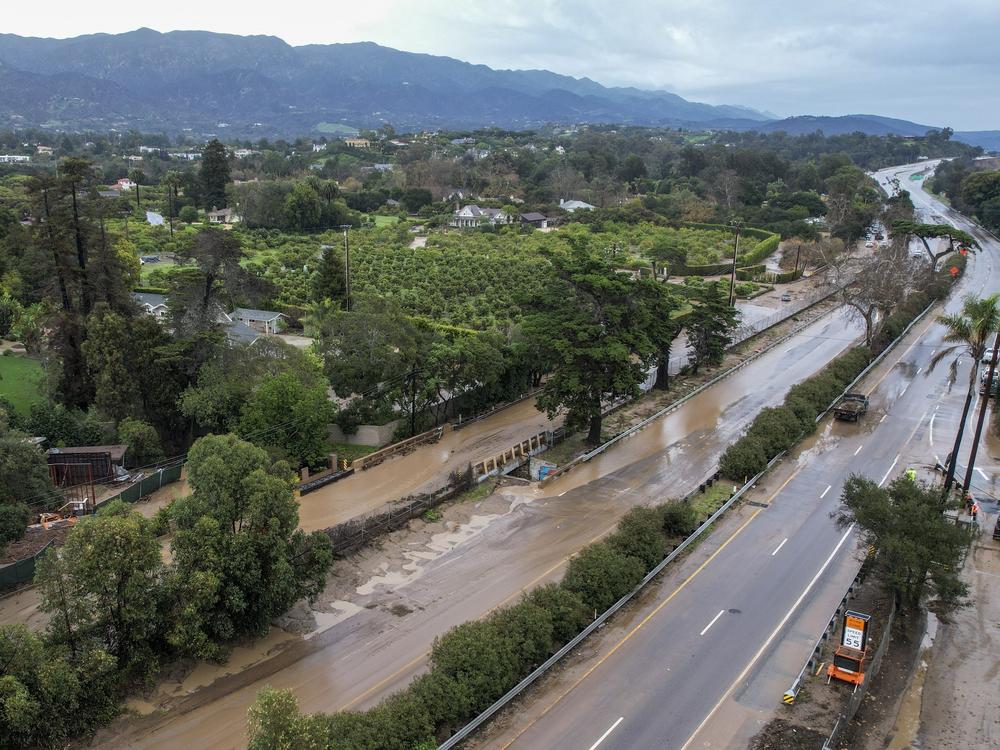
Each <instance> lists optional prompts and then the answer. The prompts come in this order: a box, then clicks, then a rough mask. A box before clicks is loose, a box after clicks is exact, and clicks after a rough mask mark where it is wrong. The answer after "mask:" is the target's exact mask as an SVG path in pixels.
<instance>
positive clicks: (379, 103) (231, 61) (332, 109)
mask: <svg viewBox="0 0 1000 750" xmlns="http://www.w3.org/2000/svg"><path fill="white" fill-rule="evenodd" d="M385 122H389V123H392V125H393V126H394V127H396V128H397V129H398V130H412V129H418V128H438V127H443V128H478V127H487V126H497V127H503V128H527V127H533V126H540V125H544V124H549V123H564V124H576V123H618V124H623V125H629V124H631V125H652V126H666V127H689V128H719V129H733V130H760V131H764V132H769V131H777V130H784V131H786V132H789V133H796V134H798V133H808V132H814V131H816V130H823V131H824V132H826V133H828V134H833V133H838V132H854V131H856V130H860V131H862V132H866V133H871V134H886V133H897V134H899V135H922V134H923V133H925V132H926V131H927V130H928V129H929V128H928V127H927V126H923V125H918V124H916V123H911V122H907V121H905V120H892V119H890V118H881V117H877V116H872V115H849V116H847V117H843V118H830V117H818V118H814V117H796V118H788V119H785V120H775V119H774V118H773V117H770V116H768V115H767V114H766V113H763V112H759V111H756V110H753V109H750V108H747V107H739V106H726V105H721V106H720V105H710V104H701V103H698V102H691V101H688V100H686V99H683V98H682V97H680V96H677V95H676V94H672V93H669V92H665V91H647V90H642V89H637V88H624V87H606V86H602V85H600V84H599V83H596V82H594V81H592V80H590V79H588V78H573V77H570V76H564V75H558V74H556V73H551V72H549V71H545V70H494V69H492V68H489V67H487V66H485V65H473V64H470V63H466V62H462V61H459V60H455V59H452V58H448V57H439V56H434V55H426V54H416V53H411V52H402V51H399V50H394V49H390V48H388V47H382V46H379V45H377V44H373V43H371V42H360V43H352V44H327V45H317V44H312V45H304V46H298V47H293V46H291V45H289V44H287V43H286V42H284V41H282V40H281V39H278V38H277V37H273V36H236V35H231V34H219V33H214V32H207V31H172V32H169V33H160V32H157V31H153V30H151V29H138V30H136V31H131V32H128V33H125V34H91V35H86V36H79V37H74V38H71V39H42V38H35V37H22V36H17V35H14V34H0V126H4V125H6V126H8V127H18V126H29V125H32V126H43V127H49V128H61V129H67V130H84V129H97V130H103V129H107V128H119V129H126V128H134V129H137V130H141V131H147V132H160V131H162V132H168V133H176V132H181V131H185V132H192V133H194V134H205V133H218V134H220V135H230V136H233V137H236V136H239V137H262V136H275V135H281V136H296V135H303V134H306V133H309V132H317V131H320V132H323V131H324V130H325V131H328V132H329V131H331V130H336V129H338V128H351V127H375V126H378V125H381V124H383V123H385ZM222 128H228V130H227V131H225V133H223V131H222ZM955 137H956V138H960V139H962V140H969V141H970V142H971V140H970V139H972V138H979V139H980V140H981V141H982V140H985V141H986V143H980V144H979V145H987V144H992V147H993V148H1000V131H989V132H988V133H985V134H983V133H964V134H960V133H956V134H955ZM993 140H995V143H993ZM987 147H990V146H989V145H987Z"/></svg>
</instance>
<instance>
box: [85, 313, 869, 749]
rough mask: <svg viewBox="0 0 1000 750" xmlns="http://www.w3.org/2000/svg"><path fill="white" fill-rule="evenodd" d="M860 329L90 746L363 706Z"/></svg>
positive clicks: (733, 430)
mask: <svg viewBox="0 0 1000 750" xmlns="http://www.w3.org/2000/svg"><path fill="white" fill-rule="evenodd" d="M860 331H861V329H860V327H859V325H858V324H857V323H856V322H855V321H852V320H850V319H848V317H847V316H846V315H845V313H844V312H843V311H836V312H834V313H831V314H829V315H827V316H824V317H823V318H821V319H820V320H818V321H816V322H815V323H813V324H812V325H810V326H808V327H807V328H806V329H804V330H803V331H802V332H800V333H799V334H797V335H796V336H794V337H792V338H790V339H788V340H787V341H785V342H784V343H783V344H781V345H780V346H778V347H776V348H775V349H773V350H771V351H769V352H767V353H765V354H764V355H763V356H761V357H760V358H759V359H757V360H756V361H754V362H752V363H751V364H749V365H747V366H745V367H744V368H742V369H741V370H739V371H738V372H736V373H734V374H733V375H732V376H730V377H729V378H727V379H726V380H724V381H722V382H721V383H719V384H717V385H716V386H714V387H713V388H711V389H709V390H707V391H705V392H703V393H701V394H700V395H698V396H697V397H695V398H693V399H691V400H690V401H688V402H687V403H686V404H685V405H684V406H683V407H681V408H680V409H678V410H677V411H675V412H673V413H672V414H670V415H668V416H666V417H664V418H663V419H660V420H658V421H656V422H655V423H653V424H651V425H650V426H649V427H648V428H647V429H645V430H643V431H642V432H639V433H637V434H636V435H634V436H633V437H631V438H629V439H627V440H624V441H622V442H621V443H619V444H617V445H616V446H614V447H613V448H612V449H610V450H609V451H607V452H606V453H604V454H602V455H601V456H600V457H597V458H595V459H594V460H592V461H590V462H588V463H587V464H584V465H582V466H581V467H580V468H578V469H577V470H575V471H572V472H570V473H568V474H566V475H565V476H563V477H561V478H559V479H558V480H556V481H554V482H552V483H551V484H549V485H547V486H546V487H545V488H544V489H543V490H539V489H536V488H505V489H504V490H502V491H503V492H504V493H506V495H507V497H508V499H509V510H508V511H507V512H506V513H502V514H498V515H496V516H493V517H486V518H480V519H477V522H478V524H477V526H476V528H474V529H462V530H459V532H457V533H456V534H455V535H453V538H452V539H449V540H444V541H440V543H436V544H433V545H428V546H427V547H422V548H419V549H416V550H414V551H413V554H412V557H411V560H410V562H409V563H408V564H407V565H405V566H403V567H402V568H400V569H392V570H387V571H386V572H385V575H384V576H381V577H380V579H378V580H375V579H373V580H372V581H371V582H369V583H368V584H367V585H366V586H365V587H362V588H363V590H362V588H359V590H358V594H357V595H356V596H352V597H350V601H349V602H338V603H336V605H335V609H336V611H335V612H334V613H331V617H330V623H329V624H328V625H325V626H324V627H323V628H322V629H321V630H320V631H319V632H318V633H315V634H314V635H312V637H310V638H308V639H306V640H303V641H300V642H296V643H293V644H292V645H291V646H289V647H287V648H284V649H283V650H281V651H280V652H278V653H276V654H275V655H274V656H272V657H271V658H269V659H267V660H265V661H264V662H263V663H261V664H258V665H257V666H255V667H253V668H251V669H249V670H245V671H242V672H238V673H235V674H232V675H227V676H225V677H222V678H221V679H218V680H216V681H215V682H214V683H213V684H211V685H209V686H207V687H205V688H202V689H200V690H198V691H196V692H195V693H193V694H191V695H190V696H187V697H185V698H182V699H179V700H178V702H177V704H176V705H175V706H174V707H173V708H172V709H171V710H170V711H169V712H168V713H166V715H164V716H151V717H147V718H145V719H142V720H138V721H134V722H130V723H128V724H127V725H123V724H118V725H116V726H115V727H113V728H112V730H111V731H110V732H105V733H102V734H100V735H99V736H98V738H97V743H98V744H100V745H101V746H103V747H143V748H176V747H206V746H210V747H213V748H238V747H242V746H243V745H244V744H245V731H246V710H247V708H248V707H249V705H250V704H251V703H252V702H253V700H254V698H255V696H256V694H257V692H258V691H259V690H260V689H261V688H263V687H264V686H267V685H270V686H273V687H277V688H289V689H291V690H293V691H294V693H295V695H296V697H297V698H298V700H299V703H300V706H301V707H302V709H303V710H304V711H307V712H314V711H327V712H329V711H334V710H338V709H342V708H346V707H350V708H357V707H365V706H369V705H372V704H374V703H377V702H378V701H379V700H381V699H382V698H384V697H385V696H386V695H388V694H389V693H391V692H392V691H394V690H398V689H399V688H401V687H404V686H405V685H406V684H407V683H408V682H409V681H410V680H411V679H412V678H413V676H414V675H416V674H418V673H419V672H420V671H422V670H423V669H424V668H425V664H426V655H427V652H428V651H429V649H430V646H431V643H432V642H433V639H434V637H435V636H437V635H440V634H441V633H443V632H444V631H446V630H447V629H448V628H450V627H452V626H454V625H457V624H460V623H462V622H465V621H467V620H470V619H475V618H477V617H481V616H482V615H483V614H484V613H486V612H488V611H490V610H491V609H493V608H494V607H497V606H500V605H501V604H504V603H506V602H509V601H512V600H515V599H516V598H517V597H518V596H519V595H520V593H521V592H522V591H523V590H525V589H526V588H530V587H532V586H535V585H538V584H539V583H542V582H544V581H547V580H553V579H557V578H558V577H560V576H561V574H562V571H563V568H564V566H565V563H566V561H567V560H568V559H569V557H570V556H571V555H572V554H574V553H575V552H577V551H579V549H580V548H582V547H583V546H584V545H586V544H587V543H588V542H590V541H593V540H594V539H596V538H599V537H600V536H601V535H603V534H605V533H608V532H609V531H611V530H612V529H613V528H614V526H615V524H616V523H617V520H618V518H620V517H621V515H622V514H623V513H624V512H625V511H627V510H628V509H629V508H631V507H634V506H635V505H638V504H642V503H647V502H657V501H661V500H663V499H665V498H668V497H678V496H682V495H684V494H686V493H687V492H689V491H690V490H692V489H694V488H695V487H697V486H698V484H699V483H700V482H701V481H702V480H703V479H704V478H705V477H706V476H707V475H708V474H709V473H711V472H712V471H713V469H714V467H715V465H716V462H717V460H718V456H719V454H720V453H721V452H722V450H724V449H725V447H726V446H727V445H728V444H729V443H730V442H732V441H733V440H734V439H735V438H736V437H737V436H738V435H739V434H740V432H741V431H742V430H743V429H744V428H745V427H746V425H747V424H748V423H749V421H750V420H751V419H752V418H753V417H754V416H755V415H756V414H757V412H758V411H759V410H760V409H761V408H762V407H764V406H768V405H771V404H774V403H777V402H780V400H781V399H782V398H783V397H784V394H785V393H786V392H787V390H788V388H790V387H791V386H792V385H793V384H794V383H796V382H799V381H801V380H802V379H804V378H805V377H807V376H808V375H810V374H812V373H813V372H815V371H816V370H817V369H818V368H820V367H822V366H823V365H824V364H825V363H827V362H828V361H829V360H831V359H832V358H834V357H835V356H837V355H838V354H839V353H840V352H841V351H843V350H844V349H845V348H847V347H848V346H849V345H850V344H851V342H852V341H854V340H856V338H857V336H858V335H859V333H860ZM459 434H462V433H459ZM400 611H407V612H408V614H405V616H399V615H398V614H395V613H398V612H400Z"/></svg>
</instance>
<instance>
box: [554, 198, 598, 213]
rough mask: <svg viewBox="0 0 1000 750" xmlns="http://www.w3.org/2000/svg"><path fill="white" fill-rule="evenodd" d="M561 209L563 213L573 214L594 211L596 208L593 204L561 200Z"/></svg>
mask: <svg viewBox="0 0 1000 750" xmlns="http://www.w3.org/2000/svg"><path fill="white" fill-rule="evenodd" d="M559 208H561V209H562V210H563V211H569V212H570V213H573V212H574V211H593V210H594V209H595V208H596V206H592V205H591V204H589V203H585V202H584V201H577V200H564V199H562V198H560V199H559Z"/></svg>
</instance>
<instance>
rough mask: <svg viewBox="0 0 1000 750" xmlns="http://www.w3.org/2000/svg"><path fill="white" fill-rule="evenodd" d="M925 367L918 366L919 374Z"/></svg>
mask: <svg viewBox="0 0 1000 750" xmlns="http://www.w3.org/2000/svg"><path fill="white" fill-rule="evenodd" d="M923 369H924V368H923V367H918V368H917V375H919V374H920V371H921V370H923Z"/></svg>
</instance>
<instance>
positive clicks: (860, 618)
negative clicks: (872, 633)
mask: <svg viewBox="0 0 1000 750" xmlns="http://www.w3.org/2000/svg"><path fill="white" fill-rule="evenodd" d="M870 620H871V615H866V614H862V613H861V612H854V611H852V610H848V611H847V612H845V613H844V631H843V633H842V634H841V636H840V645H841V646H846V647H847V648H853V649H856V650H858V651H864V650H865V646H867V645H868V623H869V621H870Z"/></svg>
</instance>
